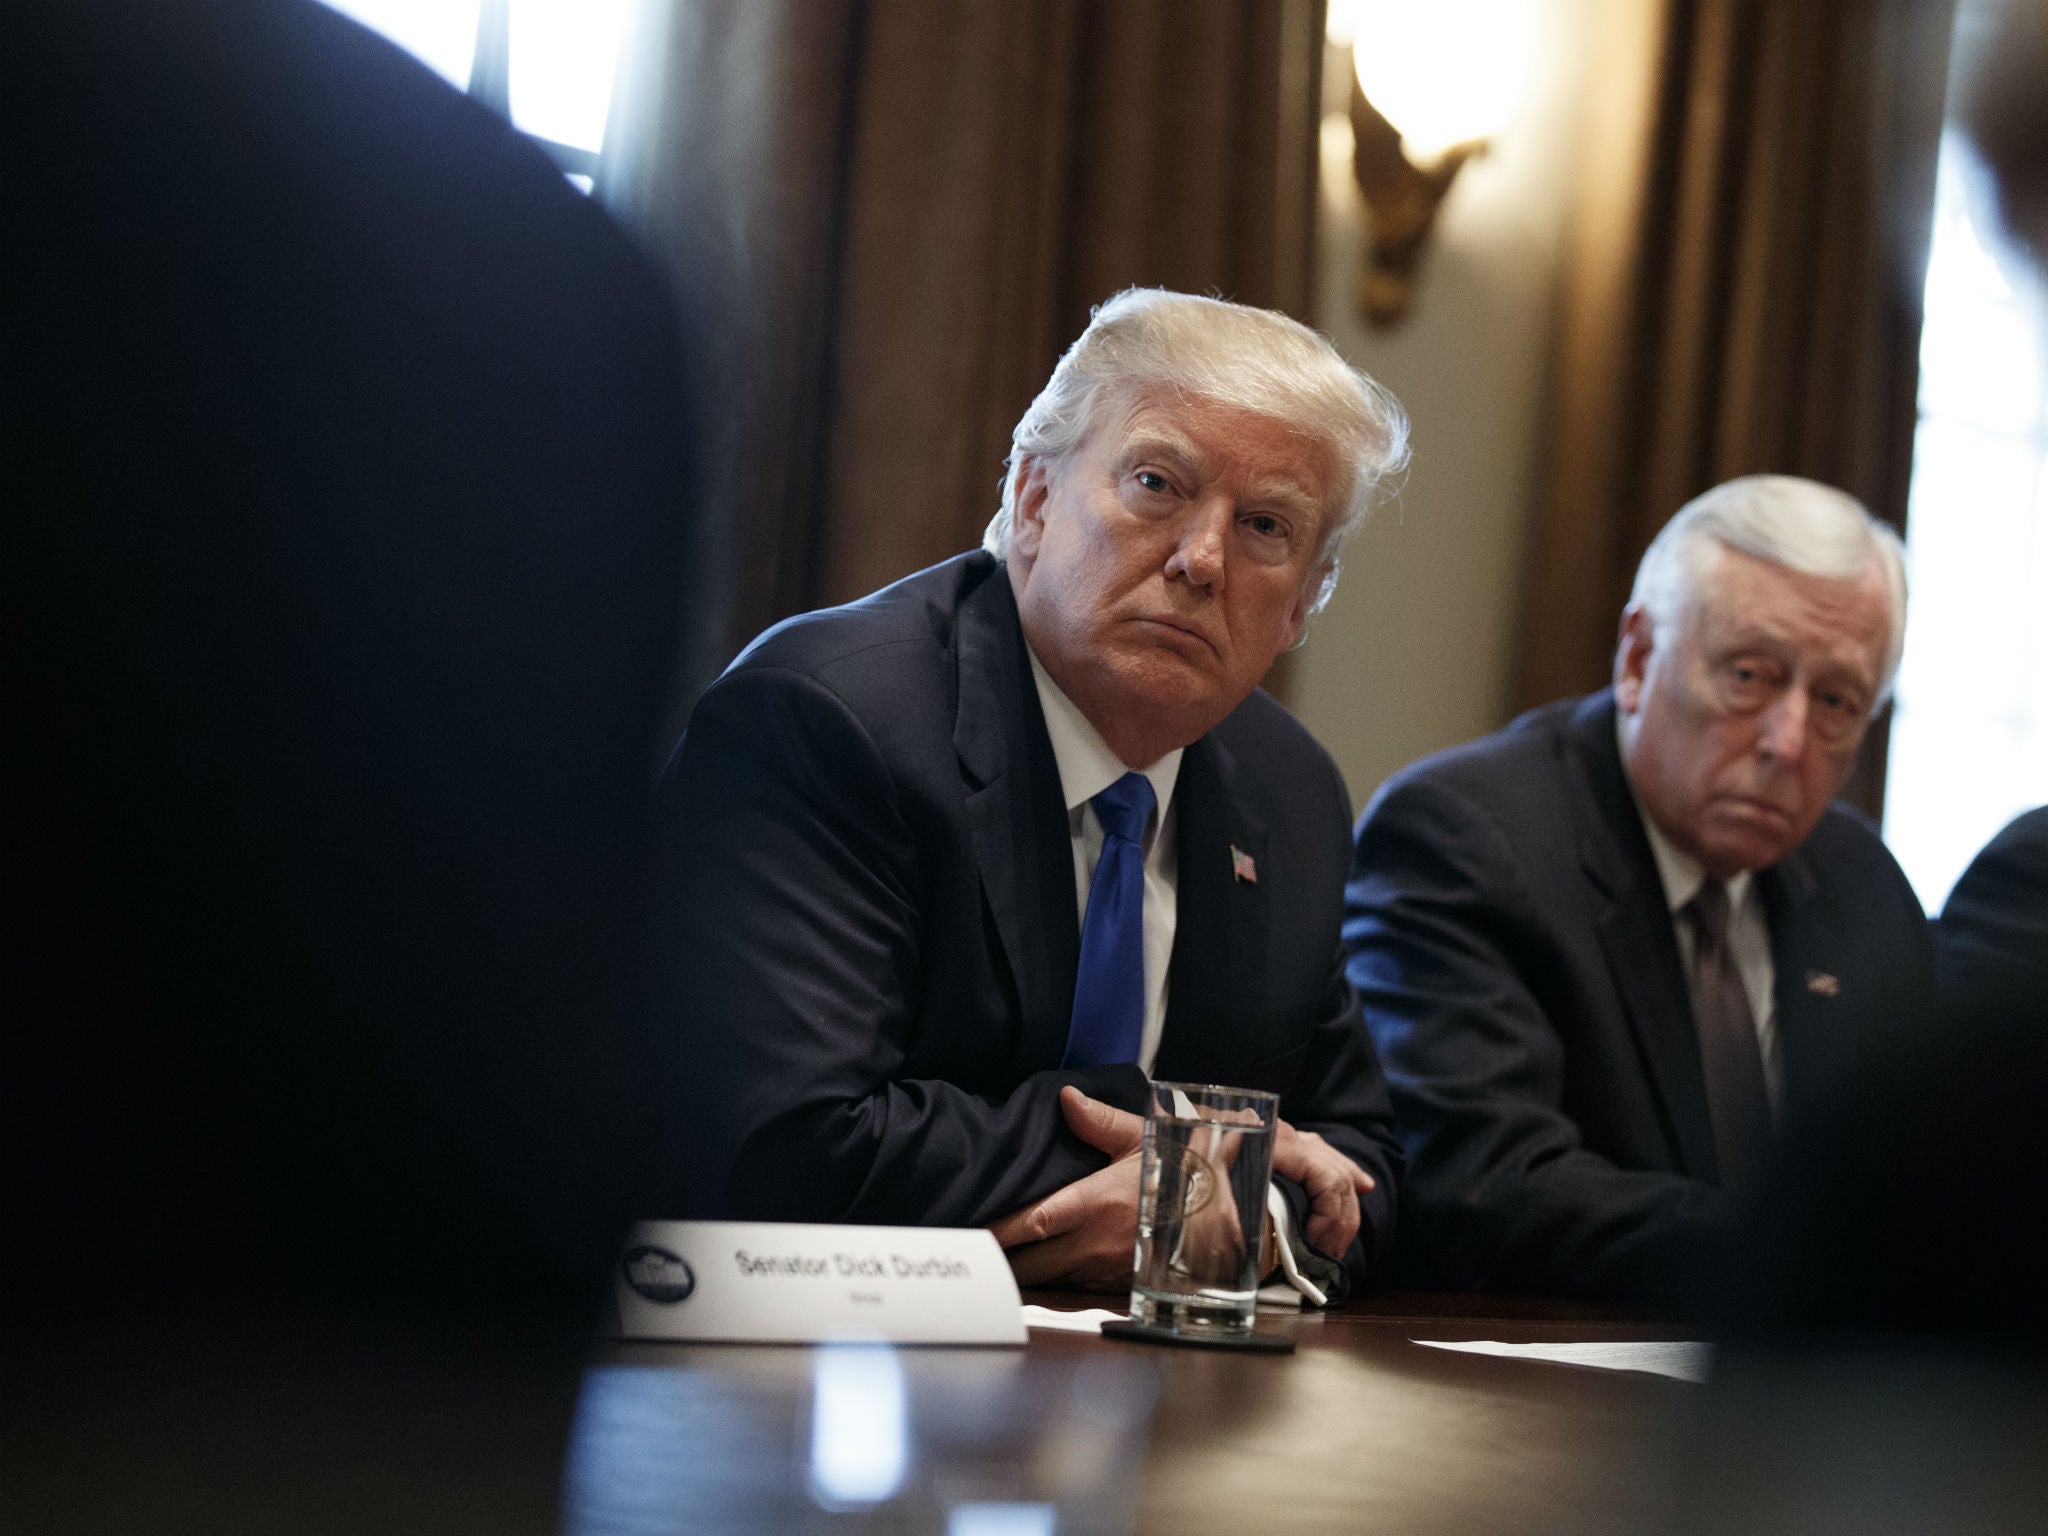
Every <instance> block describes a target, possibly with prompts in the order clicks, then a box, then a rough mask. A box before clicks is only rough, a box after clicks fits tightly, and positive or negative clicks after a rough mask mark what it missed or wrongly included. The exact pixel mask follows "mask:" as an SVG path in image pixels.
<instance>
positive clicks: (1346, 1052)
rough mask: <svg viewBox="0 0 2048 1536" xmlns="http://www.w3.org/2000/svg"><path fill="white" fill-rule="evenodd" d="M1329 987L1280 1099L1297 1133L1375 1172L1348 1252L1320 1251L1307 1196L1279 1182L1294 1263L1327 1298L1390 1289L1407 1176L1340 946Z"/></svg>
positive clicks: (1391, 1110) (1375, 1058)
mask: <svg viewBox="0 0 2048 1536" xmlns="http://www.w3.org/2000/svg"><path fill="white" fill-rule="evenodd" d="M1330 969H1331V976H1330V985H1329V988H1328V990H1327V992H1326V993H1325V994H1324V998H1323V1008H1322V1011H1321V1014H1320V1022H1319V1023H1318V1024H1317V1025H1316V1028H1315V1032H1314V1034H1313V1036H1312V1037H1311V1038H1310V1041H1309V1049H1308V1054H1307V1055H1306V1057H1305V1058H1304V1059H1303V1061H1302V1066H1301V1071H1300V1072H1299V1074H1298V1075H1297V1077H1296V1079H1295V1083H1296V1086H1295V1087H1294V1088H1292V1089H1290V1090H1288V1091H1287V1092H1284V1093H1282V1094H1281V1096H1280V1116H1281V1118H1282V1119H1284V1120H1286V1121H1287V1122H1288V1123H1289V1124H1291V1125H1293V1126H1294V1127H1295V1128H1296V1129H1298V1130H1304V1131H1314V1132H1315V1133H1316V1134H1317V1135H1319V1136H1321V1137H1322V1138H1323V1139H1324V1140H1325V1141H1327V1142H1329V1144H1330V1145H1331V1146H1333V1147H1335V1148H1336V1149H1337V1150H1338V1151H1339V1152H1342V1153H1343V1154H1344V1155H1345V1156H1346V1157H1348V1158H1350V1159H1351V1160H1352V1161H1353V1162H1354V1163H1356V1164H1358V1166H1359V1167H1361V1168H1363V1169H1364V1170H1365V1171H1366V1172H1367V1173H1369V1174H1371V1175H1372V1178H1373V1186H1374V1187H1373V1188H1372V1189H1371V1190H1369V1191H1367V1192H1366V1193H1365V1194H1363V1195H1361V1196H1360V1197H1359V1201H1358V1214H1359V1226H1358V1236H1357V1237H1356V1238H1354V1239H1352V1242H1351V1246H1350V1248H1349V1249H1348V1250H1346V1251H1345V1252H1344V1253H1342V1254H1322V1253H1321V1252H1320V1251H1319V1250H1317V1249H1314V1248H1313V1247H1310V1246H1309V1244H1308V1240H1307V1236H1306V1234H1307V1230H1308V1214H1309V1202H1308V1194H1307V1192H1306V1191H1305V1190H1304V1189H1302V1187H1301V1186H1300V1185H1298V1184H1296V1183H1294V1182H1293V1181H1292V1180H1291V1179H1283V1178H1276V1179H1275V1181H1274V1182H1275V1183H1277V1184H1278V1185H1279V1186H1280V1192H1281V1195H1282V1197H1283V1198H1284V1199H1285V1200H1286V1201H1287V1208H1288V1211H1289V1213H1290V1214H1291V1215H1292V1216H1293V1218H1294V1230H1295V1233H1296V1235H1297V1238H1298V1239H1299V1242H1298V1245H1297V1248H1296V1253H1295V1257H1296V1261H1297V1262H1300V1263H1302V1264H1303V1265H1304V1267H1305V1269H1307V1270H1308V1272H1309V1273H1310V1275H1311V1278H1314V1279H1316V1280H1317V1281H1318V1282H1319V1283H1323V1282H1327V1283H1326V1284H1324V1289H1325V1291H1326V1292H1327V1293H1328V1296H1329V1299H1330V1300H1331V1301H1333V1302H1335V1301H1341V1300H1343V1299H1344V1297H1345V1296H1347V1295H1350V1294H1353V1293H1355V1292H1357V1291H1360V1290H1363V1289H1365V1288H1366V1287H1367V1286H1369V1285H1372V1284H1384V1283H1385V1282H1386V1279H1387V1275H1388V1271H1389V1268H1390V1266H1391V1264H1392V1261H1393V1254H1394V1220H1395V1213H1396V1205H1397V1201H1398V1198H1399V1196H1398V1191H1399V1188H1400V1180H1401V1177H1402V1159H1401V1141H1400V1137H1399V1136H1398V1135H1397V1134H1396V1132H1395V1129H1394V1107H1393V1102H1392V1100H1391V1099H1390V1098H1389V1096H1388V1093H1387V1082H1386V1078H1385V1076H1384V1074H1383V1073H1382V1072H1381V1070H1380V1063H1379V1059H1378V1056H1377V1055H1376V1053H1375V1052H1374V1050H1373V1044H1372V1037H1371V1036H1370V1035H1369V1034H1368V1033H1367V1032H1366V1028H1365V1021H1364V1018H1363V1017H1362V1014H1361V1011H1360V1008H1359V1001H1358V994H1357V992H1356V991H1355V990H1353V988H1352V986H1351V983H1350V981H1349V980H1348V979H1347V978H1346V976H1345V974H1344V955H1343V951H1342V950H1341V949H1339V950H1338V951H1337V953H1336V955H1335V956H1334V958H1333V959H1332V961H1331V966H1330Z"/></svg>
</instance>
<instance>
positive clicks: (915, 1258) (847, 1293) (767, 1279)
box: [612, 1221, 1025, 1344]
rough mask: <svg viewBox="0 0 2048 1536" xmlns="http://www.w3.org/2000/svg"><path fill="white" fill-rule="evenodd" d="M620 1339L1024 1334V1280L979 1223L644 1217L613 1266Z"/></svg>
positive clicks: (1019, 1338) (909, 1339)
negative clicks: (1014, 1273)
mask: <svg viewBox="0 0 2048 1536" xmlns="http://www.w3.org/2000/svg"><path fill="white" fill-rule="evenodd" d="M612 1288H613V1291H614V1293H615V1295H616V1296H617V1299H618V1309H619V1316H618V1327H617V1329H616V1330H615V1335H616V1337H618V1338H622V1339H675V1340H680V1339H689V1340H700V1341H706V1342H712V1341H716V1342H723V1343H735V1344H818V1343H825V1342H827V1341H832V1340H840V1339H879V1340H882V1341H885V1342H887V1343H891V1344H1022V1343H1023V1342H1024V1338H1025V1334H1024V1312H1023V1305H1022V1300H1021V1298H1020V1297H1019V1296H1018V1295H1017V1282H1016V1281H1015V1279H1013V1278H1012V1277H1011V1274H1010V1266H1009V1264H1008V1263H1007V1262H1006V1261H1005V1260H1004V1258H1003V1250H1002V1249H1001V1248H999V1247H997V1246H996V1240H995V1238H994V1237H993V1236H992V1235H991V1234H990V1233H988V1232H987V1231H985V1230H984V1229H982V1228H980V1227H839V1226H812V1225H807V1224H801V1223H795V1222H773V1221H643V1222H641V1223H640V1224H639V1225H638V1226H636V1227H635V1228H634V1229H633V1234H632V1236H631V1237H629V1238H628V1239H627V1240H626V1247H625V1251H624V1252H623V1253H622V1254H621V1255H620V1259H619V1264H618V1267H617V1269H616V1270H615V1271H614V1272H613V1287H612Z"/></svg>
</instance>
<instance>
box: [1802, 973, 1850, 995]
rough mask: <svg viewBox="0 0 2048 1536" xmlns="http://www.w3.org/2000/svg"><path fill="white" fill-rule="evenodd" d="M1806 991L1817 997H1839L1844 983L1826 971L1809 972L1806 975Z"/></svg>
mask: <svg viewBox="0 0 2048 1536" xmlns="http://www.w3.org/2000/svg"><path fill="white" fill-rule="evenodd" d="M1806 990H1807V991H1809V992H1811V993H1813V994H1814V995H1815V996H1816V997H1839V996H1841V992H1842V983H1841V982H1840V980H1838V979H1837V978H1836V977H1833V976H1830V975H1829V974H1828V973H1827V972H1826V971H1808V972H1807V973H1806Z"/></svg>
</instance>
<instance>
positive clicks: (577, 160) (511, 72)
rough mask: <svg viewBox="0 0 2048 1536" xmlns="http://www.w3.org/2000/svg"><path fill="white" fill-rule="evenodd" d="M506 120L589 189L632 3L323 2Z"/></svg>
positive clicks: (630, 0)
mask: <svg viewBox="0 0 2048 1536" xmlns="http://www.w3.org/2000/svg"><path fill="white" fill-rule="evenodd" d="M326 3H327V4H328V5H330V6H332V7H333V8H334V9H335V10H337V11H340V12H341V13H342V14H343V15H345V16H351V17H353V18H354V19H355V20H357V21H359V22H361V23H362V24H363V25H364V26H366V27H369V28H371V29H372V30H373V31H377V32H381V33H382V34H383V35H384V36H385V37H388V38H389V39H391V41H392V42H394V43H396V44H398V46H399V47H401V48H403V49H405V50H406V51H407V52H408V53H411V54H413V55H414V56H415V57H416V58H418V59H419V60H420V61H421V62H422V63H424V64H426V65H427V66H428V67H429V68H431V69H432V70H434V71H435V73H437V74H439V75H440V76H441V77H442V78H443V79H445V80H446V81H448V83H449V84H451V85H453V86H454V87H455V88H456V89H457V90H459V91H466V92H468V93H469V94H470V95H471V96H474V97H476V98H477V99H478V100H479V101H481V102H483V103H484V104H485V105H486V106H488V107H491V108H493V109H495V110H496V111H499V112H502V113H504V114H505V115H506V116H507V117H509V118H511V120H512V124H513V126H514V127H516V128H518V129H519V130H520V131H521V132H522V133H524V134H525V135H526V136H527V137H528V138H530V139H532V140H533V141H534V142H535V143H536V144H538V145H540V147H541V148H542V149H544V150H546V151H547V152H548V154H549V155H550V156H551V157H552V158H553V159H554V162H555V164H556V165H558V166H560V167H561V168H562V172H563V174H564V175H566V176H568V177H569V179H570V180H571V181H573V182H575V183H576V184H577V185H578V186H580V187H581V188H583V190H584V191H586V192H588V191H589V190H590V187H591V182H592V179H593V178H594V177H595V176H596V175H597V162H598V156H599V154H600V152H601V151H602V150H603V148H604V129H605V119H606V117H607V115H608V114H609V112H610V108H611V96H612V77H613V75H614V74H615V73H616V71H617V67H618V60H619V49H620V46H621V45H622V43H623V42H624V40H625V30H626V23H627V21H628V20H629V18H630V15H631V11H632V6H633V0H326Z"/></svg>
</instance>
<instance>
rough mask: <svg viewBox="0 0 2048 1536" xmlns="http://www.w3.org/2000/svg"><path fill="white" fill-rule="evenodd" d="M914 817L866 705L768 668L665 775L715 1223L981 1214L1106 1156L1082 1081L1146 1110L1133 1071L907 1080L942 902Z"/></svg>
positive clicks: (691, 1137)
mask: <svg viewBox="0 0 2048 1536" xmlns="http://www.w3.org/2000/svg"><path fill="white" fill-rule="evenodd" d="M915 814H916V813H915V812H914V810H913V809H912V808H910V807H908V806H906V804H905V803H904V801H903V798H902V795H901V792H900V787H899V785H898V784H897V783H896V782H895V781H894V780H893V779H892V777H891V774H890V772H889V769H888V766H887V764H886V763H885V761H884V757H883V754H882V752H881V751H880V750H879V749H878V747H877V745H876V743H875V742H874V740H873V739H872V738H871V736H870V734H869V732H868V731H867V729H866V728H865V727H864V726H863V724H862V723H861V721H860V720H859V719H858V718H857V717H856V715H855V714H854V712H853V711H852V710H850V709H849V708H848V707H847V706H846V704H845V703H844V702H843V701H842V700H841V699H840V698H839V697H838V696H837V695H836V694H834V693H833V692H832V691H831V690H830V689H829V688H827V687H825V686H824V685H822V684H820V683H819V682H817V681H816V680H815V679H813V678H811V677H809V676H807V675H805V674H802V673H798V672H794V671H788V670H782V669H776V668H772V667H762V666H755V667H751V668H746V669H743V670H741V671H740V672H737V673H733V674H729V675H728V676H727V677H726V678H725V679H724V680H722V681H721V682H720V683H718V684H717V685H716V686H714V687H713V688H712V690H711V691H710V692H708V693H707V694H706V695H705V696H704V698H703V700H702V701H701V702H700V703H699V705H698V707H697V710H696V712H695V714H694V715H693V716H692V718H691V723H690V729H689V732H688V735H687V736H686V738H685V740H684V743H683V746H682V748H681V749H680V751H679V752H678V755H677V758H676V761H675V763H674V764H673V765H672V767H671V769H670V772H669V774H668V775H667V776H666V779H665V781H664V785H663V826H664V837H665V838H666V840H667V847H666V850H665V854H666V857H665V865H666V877H665V882H664V892H663V907H664V917H663V928H664V944H665V946H666V950H667V954H668V956H669V961H670V964H671V966H672V970H671V974H670V976H669V977H668V979H667V980H668V990H669V992H670V994H671V995H672V996H673V998H674V999H675V1007H676V1010H677V1012H678V1014H679V1016H680V1017H681V1018H683V1019H684V1020H685V1021H686V1022H685V1030H686V1035H687V1039H688V1043H689V1049H690V1053H691V1056H692V1058H693V1060H694V1061H695V1062H696V1064H697V1068H698V1075H697V1092H696V1095H695V1098H694V1101H693V1102H692V1103H691V1104H690V1105H688V1106H686V1107H683V1108H682V1109H681V1110H680V1111H679V1112H678V1114H677V1116H676V1117H675V1126H676V1140H677V1143H678V1159H679V1163H680V1166H681V1169H682V1175H683V1178H682V1189H681V1197H682V1200H683V1204H684V1207H685V1209H686V1210H687V1211H688V1212H689V1213H690V1214H692V1215H697V1216H723V1217H727V1218H735V1219H751V1220H791V1221H851V1222H872V1223H888V1224H906V1225H908V1224H929V1225H938V1226H974V1225H982V1224H985V1223H987V1222H989V1221H992V1220H994V1219H996V1218H997V1217H1000V1216H1003V1215H1006V1214H1008V1213H1009V1212H1010V1211H1012V1210H1014V1209H1016V1208H1017V1207H1019V1206H1021V1205H1023V1204H1025V1203H1026V1202H1028V1201H1030V1200H1032V1199H1035V1198H1037V1197H1038V1196H1040V1195H1043V1194H1045V1193H1048V1192H1049V1191H1051V1190H1053V1189H1056V1188H1058V1187H1060V1186H1061V1185H1064V1184H1067V1183H1071V1182H1072V1181H1073V1180H1075V1179H1077V1178H1081V1177H1083V1176H1085V1175H1086V1174H1088V1173H1091V1172H1093V1171H1095V1170H1096V1169H1098V1168H1100V1167H1101V1166H1103V1164H1104V1162H1105V1161H1106V1159H1105V1158H1104V1156H1103V1155H1102V1154H1101V1153H1099V1152H1096V1151H1094V1150H1093V1149H1091V1148H1089V1147H1088V1146H1086V1145H1085V1144H1084V1143H1082V1142H1081V1141H1080V1140H1079V1139H1078V1138H1076V1137H1074V1136H1073V1135H1072V1134H1071V1133H1070V1132H1068V1131H1067V1130H1066V1128H1065V1123H1064V1121H1063V1119H1062V1117H1061V1115H1060V1111H1059V1105H1058V1096H1059V1089H1060V1087H1061V1085H1062V1084H1064V1083H1069V1082H1071V1083H1075V1084H1077V1085H1078V1086H1080V1087H1081V1088H1082V1089H1083V1090H1084V1091H1086V1092H1088V1093H1090V1094H1091V1095H1093V1096H1095V1097H1098V1098H1101V1099H1104V1100H1106V1101H1108V1102H1111V1103H1114V1104H1118V1105H1119V1106H1121V1107H1124V1108H1128V1109H1138V1108H1140V1107H1141V1106H1142V1102H1143V1100H1142V1095H1143V1089H1144V1079H1143V1077H1142V1075H1141V1074H1140V1073H1139V1072H1138V1071H1137V1069H1136V1068H1135V1067H1106V1068H1092V1069H1083V1070H1077V1071H1061V1072H1042V1073H1038V1074H1035V1075H1033V1076H1031V1077H1028V1078H1026V1079H1025V1080H1024V1081H1023V1082H1022V1083H1021V1084H1019V1085H1018V1086H1016V1087H1015V1088H1014V1089H1013V1090H1011V1091H1010V1092H1008V1093H1006V1094H1004V1095H1002V1096H1000V1097H996V1096H990V1095H985V1094H979V1093H973V1092H969V1091H968V1090H966V1089H964V1088H962V1087H960V1086H958V1085H957V1084H954V1083H951V1082H946V1081H940V1080H937V1079H933V1078H914V1077H907V1076H905V1075H904V1068H905V1063H906V1057H907V1056H908V1054H909V1051H910V1046H911V1043H912V1032H913V1028H914V1025H915V1021H916V1019H917V1017H918V1008H917V1005H918V998H919V988H920V986H921V980H920V978H921V976H922V974H923V971H924V967H925V964H926V961H927V958H928V957H927V956H926V955H925V954H924V952H923V951H924V942H925V940H924V924H923V923H922V921H921V916H920V914H921V912H922V911H923V909H924V904H925V903H926V901H927V900H928V899H930V892H929V891H928V889H927V880H928V878H929V871H928V870H927V869H926V868H925V867H924V863H923V861H922V859H921V857H920V846H919V834H918V829H917V827H916V826H914V825H913V819H914V816H915Z"/></svg>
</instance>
